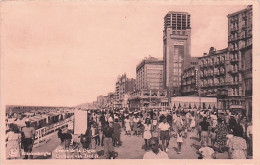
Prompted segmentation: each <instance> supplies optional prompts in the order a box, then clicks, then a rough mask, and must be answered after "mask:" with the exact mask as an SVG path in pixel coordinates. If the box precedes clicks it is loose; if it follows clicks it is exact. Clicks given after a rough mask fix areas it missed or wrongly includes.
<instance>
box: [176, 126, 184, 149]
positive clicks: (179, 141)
mask: <svg viewBox="0 0 260 165" xmlns="http://www.w3.org/2000/svg"><path fill="white" fill-rule="evenodd" d="M182 143H183V138H182V131H181V130H178V133H177V145H178V152H177V154H180V153H181V145H182Z"/></svg>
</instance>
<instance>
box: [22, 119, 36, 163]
mask: <svg viewBox="0 0 260 165" xmlns="http://www.w3.org/2000/svg"><path fill="white" fill-rule="evenodd" d="M25 125H26V127H23V128H22V139H23V140H22V143H23V147H24V152H25V157H24V159H28V155H29V154H30V153H31V152H32V148H33V142H34V137H35V129H34V128H33V127H31V123H30V120H29V119H26V120H25ZM30 158H32V156H30Z"/></svg>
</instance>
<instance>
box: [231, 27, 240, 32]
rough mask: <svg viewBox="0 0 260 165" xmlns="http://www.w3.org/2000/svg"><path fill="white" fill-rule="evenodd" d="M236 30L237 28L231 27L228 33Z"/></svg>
mask: <svg viewBox="0 0 260 165" xmlns="http://www.w3.org/2000/svg"><path fill="white" fill-rule="evenodd" d="M237 30H238V28H237V27H231V28H230V32H236V31H237Z"/></svg>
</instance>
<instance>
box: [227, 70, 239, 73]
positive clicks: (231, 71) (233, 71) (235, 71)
mask: <svg viewBox="0 0 260 165" xmlns="http://www.w3.org/2000/svg"><path fill="white" fill-rule="evenodd" d="M228 73H230V74H237V73H238V69H230V70H229V71H228Z"/></svg>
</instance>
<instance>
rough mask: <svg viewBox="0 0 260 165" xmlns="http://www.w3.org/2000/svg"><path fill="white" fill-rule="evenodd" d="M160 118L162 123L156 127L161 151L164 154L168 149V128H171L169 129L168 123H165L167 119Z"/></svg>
mask: <svg viewBox="0 0 260 165" xmlns="http://www.w3.org/2000/svg"><path fill="white" fill-rule="evenodd" d="M161 118H162V120H163V121H162V122H161V123H160V124H159V126H158V128H159V137H160V140H161V141H162V145H163V150H164V151H165V152H167V151H168V149H169V148H168V147H169V141H170V128H171V127H170V125H169V123H167V119H166V117H165V116H161ZM165 143H166V144H165Z"/></svg>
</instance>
